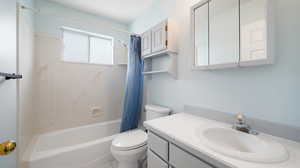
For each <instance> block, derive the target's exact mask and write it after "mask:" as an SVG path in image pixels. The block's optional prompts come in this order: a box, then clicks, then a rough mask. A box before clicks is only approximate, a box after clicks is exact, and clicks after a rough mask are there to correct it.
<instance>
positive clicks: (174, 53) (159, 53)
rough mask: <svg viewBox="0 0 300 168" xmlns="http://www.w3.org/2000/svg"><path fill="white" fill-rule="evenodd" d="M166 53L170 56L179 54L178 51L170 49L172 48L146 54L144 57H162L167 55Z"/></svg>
mask: <svg viewBox="0 0 300 168" xmlns="http://www.w3.org/2000/svg"><path fill="white" fill-rule="evenodd" d="M165 55H169V56H172V55H177V52H174V51H170V50H165V51H160V52H157V53H153V54H150V55H146V56H144V57H143V59H144V60H145V59H149V58H154V57H161V56H165Z"/></svg>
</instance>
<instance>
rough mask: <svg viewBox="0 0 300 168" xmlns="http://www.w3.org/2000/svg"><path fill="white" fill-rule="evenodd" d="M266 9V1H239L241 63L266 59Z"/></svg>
mask: <svg viewBox="0 0 300 168" xmlns="http://www.w3.org/2000/svg"><path fill="white" fill-rule="evenodd" d="M266 7H267V0H241V62H247V61H254V60H264V59H267V20H266V16H267V12H266V11H267V8H266ZM253 11H255V12H253Z"/></svg>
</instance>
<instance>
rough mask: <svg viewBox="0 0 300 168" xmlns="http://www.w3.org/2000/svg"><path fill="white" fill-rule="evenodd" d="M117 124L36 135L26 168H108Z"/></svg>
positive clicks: (101, 124)
mask: <svg viewBox="0 0 300 168" xmlns="http://www.w3.org/2000/svg"><path fill="white" fill-rule="evenodd" d="M120 123H121V121H120V120H115V121H109V122H103V123H99V124H93V125H88V126H83V127H78V128H71V129H65V130H61V131H56V132H51V133H46V134H41V135H38V136H36V137H35V138H34V140H33V142H32V144H31V145H29V147H28V151H27V156H26V157H27V158H24V161H25V162H26V163H27V167H28V168H111V163H112V162H113V161H114V158H113V156H112V155H111V152H110V145H111V141H112V139H113V138H114V137H115V136H116V135H117V134H118V133H119V129H120Z"/></svg>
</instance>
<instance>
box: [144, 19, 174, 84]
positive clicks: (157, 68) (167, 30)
mask: <svg viewBox="0 0 300 168" xmlns="http://www.w3.org/2000/svg"><path fill="white" fill-rule="evenodd" d="M141 38H142V57H143V60H144V63H145V69H144V73H143V74H144V75H153V74H159V73H168V74H170V75H171V76H172V77H174V78H176V76H177V71H176V70H177V58H176V57H177V52H176V51H177V26H176V22H175V21H174V20H173V19H167V20H164V21H162V22H161V23H159V24H157V25H156V26H154V27H153V28H151V29H150V30H148V31H146V32H145V33H143V34H142V35H141ZM161 57H168V59H160V58H161ZM166 62H167V63H166Z"/></svg>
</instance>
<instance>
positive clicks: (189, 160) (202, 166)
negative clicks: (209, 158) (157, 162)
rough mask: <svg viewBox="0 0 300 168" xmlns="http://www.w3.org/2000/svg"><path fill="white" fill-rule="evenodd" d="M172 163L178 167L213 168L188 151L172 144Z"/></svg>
mask: <svg viewBox="0 0 300 168" xmlns="http://www.w3.org/2000/svg"><path fill="white" fill-rule="evenodd" d="M169 154H170V161H169V162H170V164H172V166H175V167H176V168H177V167H178V168H213V167H211V166H210V165H208V164H206V163H204V162H203V161H201V160H199V159H198V158H195V157H194V156H192V155H190V154H188V153H187V152H185V151H183V150H181V149H179V148H178V147H176V146H174V145H170V153H169Z"/></svg>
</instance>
